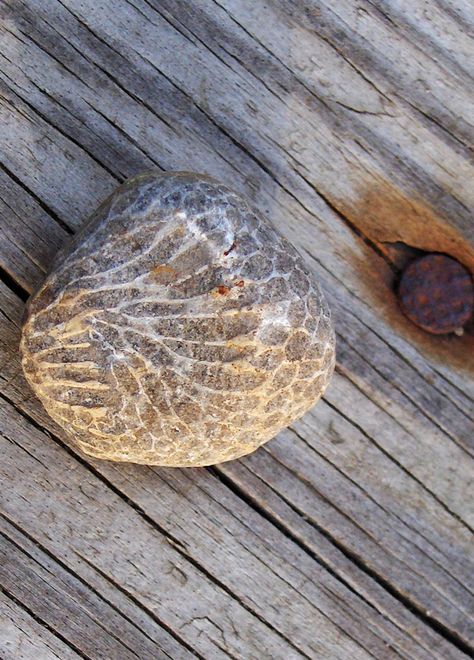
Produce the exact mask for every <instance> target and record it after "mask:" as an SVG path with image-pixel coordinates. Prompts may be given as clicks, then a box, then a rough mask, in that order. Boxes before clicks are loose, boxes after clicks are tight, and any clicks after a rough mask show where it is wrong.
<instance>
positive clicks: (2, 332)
mask: <svg viewBox="0 0 474 660" xmlns="http://www.w3.org/2000/svg"><path fill="white" fill-rule="evenodd" d="M0 8H1V10H0V12H1V15H2V20H1V28H0V29H1V36H2V39H1V43H0V61H1V66H0V112H1V123H0V131H1V138H0V139H1V141H2V150H1V158H0V160H1V169H0V205H1V207H0V211H1V212H0V234H1V243H0V274H1V276H2V280H3V282H0V363H1V364H2V369H1V375H0V396H1V397H2V399H1V403H0V418H1V422H0V429H1V434H2V443H3V447H4V449H3V455H4V461H3V464H2V468H1V473H2V483H3V488H2V509H3V512H4V514H5V516H6V517H5V518H4V519H3V520H4V522H3V523H2V537H1V538H2V545H1V551H2V553H3V554H2V557H3V558H4V561H3V564H2V566H3V567H4V570H3V572H2V578H1V579H2V586H3V588H4V589H5V593H4V596H5V601H4V603H3V604H2V607H4V608H5V609H4V611H5V612H6V613H7V614H5V615H4V616H5V617H6V620H7V621H8V626H7V631H8V632H7V634H5V635H4V636H3V637H4V640H5V641H2V644H3V646H2V654H3V655H5V656H6V657H17V656H15V655H14V654H15V653H16V652H17V651H16V649H17V648H21V649H22V652H23V655H24V657H26V658H30V657H36V656H39V657H45V658H46V657H78V656H79V657H87V658H98V657H104V658H105V657H110V653H115V656H114V657H120V658H122V657H123V658H128V657H140V658H148V657H172V658H182V657H183V658H185V657H190V656H193V655H197V656H198V657H206V658H207V657H212V658H214V657H235V658H252V657H255V658H262V657H268V658H279V657H281V658H293V657H295V658H296V657H310V658H313V657H314V658H344V659H345V658H366V657H377V658H383V659H385V658H388V657H405V658H410V659H411V658H433V657H435V658H443V659H444V658H457V657H466V656H467V655H469V653H472V647H473V645H474V621H473V613H474V595H473V594H474V582H473V575H474V572H473V564H474V562H473V553H472V547H473V537H472V530H473V526H474V508H473V504H472V503H473V501H474V497H473V495H474V493H473V491H472V489H473V484H474V479H473V476H474V471H473V454H474V444H473V443H474V415H473V404H472V401H473V398H474V379H473V378H472V375H473V372H474V363H473V359H472V356H473V354H474V352H473V343H474V342H473V336H472V334H469V332H466V333H465V335H464V336H463V337H444V338H443V337H430V336H429V335H426V334H425V333H423V331H421V330H419V329H417V328H416V327H415V326H413V325H411V324H410V322H409V321H408V320H406V319H405V318H404V317H403V316H402V315H401V313H400V311H399V308H398V305H397V302H396V298H395V295H394V286H395V284H396V281H397V278H398V274H399V270H400V267H402V266H403V265H404V263H406V261H407V260H408V259H409V258H410V257H411V256H412V255H414V254H418V253H419V251H420V250H428V251H441V252H445V253H448V254H450V255H452V256H454V257H456V258H458V259H460V260H461V261H462V262H463V263H465V265H467V266H468V267H471V269H473V270H474V243H473V241H472V236H473V228H472V227H473V225H472V207H473V199H472V195H473V189H472V185H470V184H471V180H472V176H473V167H472V135H473V130H472V117H473V116H474V113H473V105H474V104H473V94H472V89H473V86H472V77H473V71H472V64H471V61H472V56H473V52H472V51H473V50H474V48H473V43H474V42H473V40H472V39H471V38H470V35H471V33H472V29H473V25H474V16H473V14H472V10H471V7H470V4H469V3H463V2H460V3H456V7H454V5H452V3H448V2H444V0H436V2H433V3H430V4H429V6H428V5H427V3H425V2H423V1H422V0H416V2H414V3H411V2H410V3H408V2H405V1H404V0H360V2H358V3H353V2H351V1H350V0H337V2H325V1H323V0H318V1H311V0H298V1H297V2H287V1H286V0H275V1H274V2H272V3H262V2H254V3H246V2H241V1H240V0H218V1H217V2H215V1H214V0H200V2H198V3H186V2H181V0H160V2H157V1H155V0H148V1H145V0H129V1H127V0H118V1H117V2H115V3H114V8H113V10H112V9H111V7H110V5H108V4H107V3H94V2H92V1H91V0H84V1H83V2H81V3H74V2H70V1H69V0H62V2H59V1H58V0H45V1H44V2H42V3H40V4H38V3H34V2H30V1H25V2H24V1H22V0H8V1H2V2H0ZM152 168H158V169H163V170H171V169H180V170H182V169H189V170H196V171H201V172H206V173H208V174H211V175H213V176H216V177H218V178H220V179H222V180H224V181H225V182H226V183H229V184H230V185H232V186H233V187H234V188H236V189H237V190H238V191H239V192H241V193H242V194H244V195H246V196H247V197H250V198H251V199H252V201H253V203H254V204H255V205H256V206H257V207H258V208H259V210H260V211H262V212H263V213H265V214H266V215H267V216H268V217H269V218H270V219H271V221H272V222H273V223H274V224H275V225H276V226H277V227H278V228H279V229H280V231H281V232H282V233H283V234H284V235H285V236H286V237H288V238H289V239H290V240H291V241H292V242H293V243H294V244H295V245H296V246H297V247H298V249H299V250H300V252H301V253H302V255H303V256H304V258H305V260H306V262H307V264H308V266H309V267H310V268H311V269H312V270H313V271H314V273H315V275H316V276H317V278H318V279H319V280H320V281H321V282H322V284H323V286H324V288H325V291H326V292H327V296H328V299H329V300H330V302H331V306H332V308H333V312H334V318H335V323H336V327H337V330H338V365H337V371H336V374H335V377H334V379H333V382H332V384H331V386H330V388H329V390H328V392H327V394H326V396H325V397H324V401H322V402H321V403H320V404H319V405H318V406H316V407H315V408H314V409H313V410H312V411H311V412H310V413H309V414H308V415H306V416H305V417H304V418H303V419H302V420H300V421H299V422H297V423H296V424H295V425H293V427H292V428H291V429H289V430H287V431H284V432H283V433H282V434H280V436H279V437H278V438H277V439H276V440H274V441H272V442H271V443H270V444H269V445H268V446H267V447H266V448H265V449H262V450H260V451H258V452H257V453H255V454H253V455H251V456H249V457H247V458H245V459H243V460H240V461H236V462H231V463H228V464H225V465H222V466H219V467H216V468H211V469H209V470H201V469H199V470H192V471H170V470H158V469H149V468H143V467H138V466H122V465H113V464H109V463H105V462H100V461H93V460H91V459H88V458H86V457H84V456H83V455H80V454H79V453H78V452H77V450H75V449H74V448H73V447H71V446H69V444H68V442H67V440H66V438H65V437H63V435H62V434H61V432H60V431H59V429H58V428H57V427H55V426H54V424H53V422H52V421H51V420H50V419H49V418H48V417H47V416H46V414H45V413H44V411H43V410H42V408H41V406H40V404H39V403H38V402H37V401H36V400H35V399H34V397H33V395H32V393H31V392H30V391H29V389H28V388H27V386H26V383H25V381H24V379H23V376H22V374H21V368H20V364H19V361H18V354H17V346H18V340H19V332H20V331H19V328H20V326H21V317H22V314H23V311H22V310H23V304H24V301H25V300H26V298H27V296H28V295H29V293H31V291H32V290H34V288H35V287H36V286H37V285H38V284H39V283H40V281H41V279H42V277H43V275H44V273H45V272H46V271H47V269H48V266H49V263H50V262H51V259H52V257H53V255H54V254H55V253H56V251H57V249H58V248H59V246H60V245H62V244H63V243H64V242H65V241H66V240H68V237H69V236H70V235H71V234H72V233H74V232H75V231H76V230H77V229H78V228H79V227H80V226H81V224H82V223H83V222H84V221H85V220H86V219H87V216H88V215H89V214H90V212H91V211H92V210H93V209H94V208H95V207H96V206H97V205H98V203H99V202H100V201H101V200H102V199H103V198H104V197H105V196H106V195H108V194H109V193H110V192H111V191H112V190H113V189H114V187H115V186H116V185H117V184H118V183H119V182H120V181H122V180H123V179H124V178H125V177H127V176H130V175H132V174H135V173H137V172H138V171H140V170H143V169H152ZM8 654H10V656H9V655H8ZM41 654H43V655H41ZM68 654H69V655H68ZM107 654H108V655H107Z"/></svg>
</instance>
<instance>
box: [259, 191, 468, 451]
mask: <svg viewBox="0 0 474 660" xmlns="http://www.w3.org/2000/svg"><path fill="white" fill-rule="evenodd" d="M261 196H262V197H264V196H265V190H264V189H263V190H262V195H261ZM285 201H286V200H285ZM268 204H269V206H273V207H274V206H275V200H274V199H273V198H272V197H270V199H269V200H268ZM265 206H266V204H265V205H264V207H265ZM287 208H288V211H287V213H291V214H296V215H297V216H301V209H295V210H293V208H292V207H291V206H290V205H289V207H287ZM295 212H296V213H295ZM273 215H274V218H275V219H277V220H278V209H275V210H274V211H273ZM333 215H334V214H332V215H330V217H331V220H333V221H334V224H336V230H337V231H335V232H334V235H333V237H331V238H333V241H334V244H335V246H336V245H338V249H341V239H342V238H346V239H347V237H344V236H341V233H340V229H338V228H337V223H338V222H340V221H339V220H337V219H336V220H334V217H333ZM285 220H286V218H285V216H284V215H283V217H282V218H281V220H280V222H281V225H282V226H283V227H284V228H285ZM307 221H308V223H309V226H308V237H309V235H310V233H311V234H313V240H312V241H309V242H308V241H306V244H310V245H311V243H312V242H313V243H314V234H315V227H314V217H312V216H311V215H309V217H307ZM286 224H288V223H287V222H286ZM289 229H290V230H291V229H292V228H291V227H287V226H286V230H287V231H288V230H289ZM295 232H296V228H295ZM298 234H299V236H297V241H296V242H297V243H298V242H301V227H300V228H299V232H298ZM305 238H306V236H305ZM327 238H328V237H327V235H324V239H325V240H327ZM321 239H322V240H323V237H321ZM347 243H348V245H347V246H346V249H347V251H350V252H351V253H352V254H355V250H357V249H358V248H359V247H360V246H357V247H356V245H357V242H355V243H354V240H353V239H352V237H349V238H348V239H347ZM318 258H320V255H318ZM362 258H366V259H367V260H368V264H367V265H370V263H371V261H372V260H371V259H370V255H367V251H366V255H365V257H362ZM328 265H330V267H331V270H332V273H334V271H335V263H334V262H333V263H332V264H328ZM319 267H321V266H319ZM348 270H352V273H351V274H350V276H349V272H347V273H346V277H345V279H346V281H347V282H351V283H353V282H354V281H356V280H357V278H358V279H359V280H360V273H358V272H357V270H356V271H355V272H354V268H353V267H352V268H351V267H349V268H348ZM380 270H382V271H383V270H385V272H384V273H382V277H383V278H385V279H386V280H387V279H388V278H389V274H388V273H387V267H386V266H385V269H384V267H383V266H381V265H380V264H378V267H377V269H376V270H373V271H372V275H373V276H376V277H377V279H378V282H379V283H380V275H381V273H380ZM341 274H342V273H341ZM365 275H366V273H364V279H365ZM324 276H325V275H324V274H323V279H324ZM374 279H375V277H374ZM392 279H393V278H392ZM379 283H378V284H376V283H375V281H374V282H370V286H371V287H372V288H373V290H376V287H377V286H378V285H379ZM387 284H389V282H387ZM338 293H340V292H338ZM355 293H357V294H358V297H359V298H362V302H366V301H364V294H365V291H364V290H363V289H359V290H358V291H357V290H356V292H355ZM378 303H380V304H383V305H384V307H385V310H384V312H385V313H386V314H390V316H392V317H393V316H394V315H396V316H397V317H399V316H400V315H399V312H398V310H397V309H396V305H395V304H394V301H393V299H392V296H390V297H389V298H388V300H385V301H384V302H382V300H381V299H377V304H378ZM359 307H362V304H359ZM358 311H359V310H358ZM359 313H360V312H359ZM350 324H351V325H352V324H353V321H352V319H351V320H350ZM370 324H373V319H371V321H370ZM367 325H369V323H368V324H367ZM382 330H383V331H384V332H385V333H386V332H387V330H388V331H389V332H390V328H389V327H387V326H386V325H385V327H383V328H382ZM409 330H410V331H411V332H412V335H413V332H414V331H413V328H409ZM364 332H365V330H364ZM415 332H416V331H415ZM391 334H392V336H394V341H398V343H399V344H401V347H402V351H401V352H403V353H404V352H406V348H407V346H406V343H405V342H403V340H402V341H401V342H400V341H399V338H397V337H396V334H395V333H391ZM418 334H419V333H418ZM469 344H470V338H468V337H467V338H466V341H465V342H464V346H462V345H461V344H459V345H458V349H459V351H458V353H462V352H463V351H465V350H466V348H467V346H469ZM442 347H443V346H442V340H441V348H442ZM410 352H411V355H410V354H409V355H408V356H407V357H410V358H412V359H413V357H414V358H415V359H416V353H415V355H413V349H412V350H411V351H410ZM392 357H393V356H392ZM430 371H431V372H432V373H431V374H430V377H432V378H434V379H435V380H437V381H438V382H439V384H440V385H441V387H442V388H443V390H444V391H446V390H448V391H449V392H450V395H451V396H452V397H455V398H456V399H458V400H459V399H461V403H462V405H463V406H464V407H466V405H468V404H467V402H466V400H465V399H464V400H462V395H460V394H459V392H458V390H457V389H456V388H455V387H453V386H450V384H449V382H448V383H446V382H443V380H445V379H442V377H440V375H439V374H437V373H436V372H435V371H434V370H433V369H431V370H430ZM390 372H394V373H398V370H397V368H396V366H395V365H393V364H390ZM401 373H402V375H403V373H404V372H403V371H402V372H401ZM411 376H412V374H410V377H409V378H408V379H404V385H405V384H406V383H407V382H408V385H410V383H411V382H412V381H413V378H412V377H411ZM450 377H454V378H457V377H458V375H457V374H456V372H453V370H451V373H450ZM414 382H415V383H416V382H417V377H416V376H415V381H414ZM470 382H471V381H470V380H469V379H463V386H464V385H465V386H466V387H469V383H470ZM423 387H424V388H428V389H429V385H426V383H423ZM434 389H435V388H434ZM433 394H434V391H433ZM416 397H417V399H418V402H417V403H423V402H424V401H425V399H428V397H427V396H426V393H425V392H423V393H421V392H420V391H419V389H418V392H417V393H416ZM445 398H446V397H444V396H438V397H437V401H436V405H435V406H433V407H432V410H431V411H429V412H430V413H431V415H432V417H433V416H436V418H439V417H440V416H444V419H445V425H444V428H445V429H446V427H447V426H449V427H452V425H453V424H458V423H461V428H460V429H459V431H458V432H457V433H456V438H457V440H458V441H459V442H461V443H466V442H469V439H470V437H471V436H472V433H469V431H472V426H468V427H467V428H466V426H465V423H464V422H463V417H462V416H459V420H458V416H457V415H455V414H454V415H453V414H452V412H451V411H450V410H449V409H448V410H447V411H446V413H444V407H445V406H446V405H448V408H449V404H447V401H445V400H444V399H445ZM430 402H431V401H430ZM440 403H441V408H440V405H439V404H440Z"/></svg>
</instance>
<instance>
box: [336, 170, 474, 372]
mask: <svg viewBox="0 0 474 660" xmlns="http://www.w3.org/2000/svg"><path fill="white" fill-rule="evenodd" d="M338 208H339V209H340V210H342V212H343V213H344V214H345V215H347V217H348V218H349V219H350V220H351V222H353V223H354V224H355V225H356V226H357V227H358V228H359V229H360V230H361V232H362V233H363V234H364V235H365V236H366V237H368V238H369V239H370V241H372V242H374V243H375V244H376V245H377V247H379V248H380V250H381V253H383V254H384V255H385V256H386V257H387V259H386V260H385V259H383V258H382V257H381V256H379V255H377V254H376V253H375V252H374V251H373V250H371V249H369V248H367V249H365V250H364V254H363V256H362V255H361V253H360V252H358V253H357V252H355V251H351V250H345V249H344V257H345V258H346V259H347V261H348V262H350V263H351V264H352V265H353V266H354V268H355V270H356V272H357V273H358V275H359V286H360V287H361V290H362V292H363V295H364V297H365V299H366V300H367V302H368V303H369V305H371V306H372V307H373V308H375V309H378V310H379V313H380V315H381V317H382V318H383V319H384V321H385V322H386V323H388V324H389V325H390V326H391V327H392V328H393V329H394V331H395V332H396V333H397V334H399V335H400V336H402V337H404V338H405V339H407V340H408V341H409V342H410V343H412V344H413V345H414V346H416V347H417V349H418V350H420V352H421V353H422V354H424V355H425V356H426V358H427V359H428V360H430V361H433V362H435V363H436V362H437V363H438V364H445V365H449V366H451V367H452V368H454V369H458V370H462V371H464V372H467V373H469V374H471V373H474V360H472V357H471V356H472V355H474V323H473V322H472V320H471V321H470V322H469V323H467V325H466V326H465V328H464V330H465V332H464V334H463V336H456V335H454V334H450V335H444V336H443V335H430V334H428V333H427V332H425V331H424V330H422V329H421V328H418V327H417V326H416V325H414V324H413V323H412V321H410V320H409V319H408V318H406V317H405V315H404V314H403V312H402V310H401V307H400V304H399V301H398V299H397V289H398V284H399V279H400V268H402V267H404V266H406V264H407V263H409V262H410V261H412V260H413V259H414V258H415V257H416V256H419V255H420V254H423V253H424V252H425V251H426V252H442V253H444V254H448V255H450V256H453V257H455V258H456V259H458V260H459V261H460V262H461V263H463V264H464V265H465V266H466V267H467V268H468V269H469V270H470V272H471V274H472V273H473V272H474V248H473V246H472V245H469V243H468V242H467V241H466V240H465V239H464V238H463V237H462V236H461V235H460V234H459V233H458V232H456V231H455V229H453V227H451V226H449V225H448V224H447V223H446V224H444V222H443V218H442V217H441V216H440V215H439V214H437V213H436V212H435V211H434V209H432V208H430V206H429V205H427V204H425V203H424V202H421V201H420V200H416V199H412V198H409V197H407V196H405V195H403V193H402V192H401V191H400V190H398V189H396V188H395V187H393V186H391V185H390V184H388V183H386V184H384V185H376V186H373V187H369V186H367V187H366V188H364V190H363V192H362V193H361V196H360V198H359V200H358V201H357V200H356V201H355V202H354V203H352V204H350V205H349V203H348V202H347V201H346V202H345V203H344V204H342V203H339V204H338ZM390 244H392V245H390ZM395 245H397V247H394V246H395ZM400 246H401V248H400Z"/></svg>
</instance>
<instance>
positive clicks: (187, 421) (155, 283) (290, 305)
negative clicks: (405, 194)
mask: <svg viewBox="0 0 474 660" xmlns="http://www.w3.org/2000/svg"><path fill="white" fill-rule="evenodd" d="M334 345H335V342H334V332H333V329H332V326H331V321H330V314H329V310H328V307H327V305H326V303H325V301H324V298H323V296H322V294H321V291H320V290H319V288H318V286H317V285H316V283H315V282H314V281H313V280H312V279H311V276H310V275H309V274H308V271H307V270H306V268H305V266H304V264H303V262H302V260H301V258H300V256H299V255H298V253H297V252H296V250H295V249H294V248H293V247H292V246H291V245H290V244H289V243H288V242H287V241H286V240H285V239H284V238H282V237H281V236H280V235H279V234H278V233H277V232H276V231H275V229H274V228H273V227H272V226H271V225H269V224H268V223H267V222H266V221H265V220H263V219H262V218H261V217H260V216H259V215H258V214H257V213H256V212H255V211H254V210H253V209H252V208H251V207H250V206H249V205H248V203H247V202H245V201H244V200H243V199H242V198H241V197H239V196H238V195H237V194H235V193H234V192H233V191H232V190H230V189H229V188H228V187H226V186H224V185H222V184H220V183H218V182H217V181H215V180H213V179H210V178H208V177H206V176H203V175H196V174H190V173H172V174H159V173H158V174H157V173H145V174H142V175H139V176H136V177H134V178H132V179H130V180H128V181H127V182H126V183H125V184H124V185H122V186H121V187H120V188H118V190H117V191H116V192H115V193H114V194H113V195H112V196H111V197H110V198H109V199H108V200H106V202H104V204H103V205H102V206H101V207H100V208H99V209H98V210H97V211H96V213H95V214H94V215H93V216H92V218H91V219H90V221H89V222H88V223H87V224H86V226H85V227H84V228H83V229H82V230H81V232H79V234H78V235H77V236H76V237H75V239H74V240H73V242H72V245H69V246H68V247H67V248H66V249H65V250H63V251H62V252H60V253H59V255H58V257H57V258H56V260H55V263H54V264H53V267H52V270H51V273H50V274H49V276H48V277H47V279H46V280H45V282H44V284H43V285H42V287H41V288H40V289H39V291H38V292H37V293H36V294H35V295H34V296H33V297H32V298H31V299H30V302H29V304H28V310H27V317H26V321H25V324H24V328H23V336H22V343H21V351H22V358H23V368H24V371H25V374H26V377H27V379H28V381H29V383H30V384H31V386H32V388H33V390H34V391H35V393H36V394H37V396H38V397H39V398H40V399H41V401H42V403H43V405H44V406H45V408H46V410H47V411H48V413H49V414H50V415H51V417H53V419H54V420H55V421H56V422H57V423H59V424H60V425H61V426H62V427H63V428H64V429H65V430H66V431H67V432H68V433H69V435H70V436H72V438H73V439H74V440H75V441H76V442H77V443H78V445H79V446H80V447H81V449H82V450H83V451H85V452H86V453H88V454H91V455H93V456H97V457H100V458H105V459H110V460H116V461H133V462H136V463H148V464H155V465H169V466H198V465H209V464H213V463H219V462H222V461H227V460H230V459H234V458H238V457H239V456H243V455H245V454H247V453H249V452H251V451H253V450H254V449H256V448H257V447H258V446H259V445H261V444H263V443H264V442H266V441H267V440H269V439H270V438H272V437H273V436H275V435H276V434H277V433H278V431H279V430H280V429H281V428H283V427H285V426H287V425H288V424H289V423H290V422H292V421H293V420H294V419H295V418H297V417H299V416H301V415H302V414H303V413H304V412H305V411H306V410H308V409H309V408H310V407H311V406H312V405H313V404H314V403H315V402H316V401H317V400H318V399H319V397H320V396H321V394H322V393H323V392H324V390H325V388H326V386H327V384H328V380H329V378H330V376H331V373H332V371H333V368H334V358H335V352H334Z"/></svg>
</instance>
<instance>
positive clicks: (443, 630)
mask: <svg viewBox="0 0 474 660" xmlns="http://www.w3.org/2000/svg"><path fill="white" fill-rule="evenodd" d="M291 431H292V432H293V433H294V434H295V435H297V436H298V437H299V438H300V439H301V440H303V442H305V443H306V440H305V438H303V436H301V435H300V434H299V433H298V432H297V431H295V429H294V428H292V429H291ZM237 488H239V487H238V486H237ZM278 494H279V496H280V497H282V498H283V499H284V500H285V502H286V504H287V505H288V506H289V507H290V508H291V509H293V511H295V513H297V514H298V515H300V516H304V515H305V514H304V513H303V512H301V511H300V510H299V509H298V508H297V507H295V505H294V504H293V503H292V502H291V501H290V500H287V499H286V498H284V496H283V495H282V494H281V493H278ZM245 496H247V494H246V493H244V494H243V497H245ZM256 505H257V506H258V503H256ZM305 518H306V519H307V517H305ZM307 521H308V523H309V524H310V525H311V526H314V528H315V529H316V530H317V531H319V532H320V533H321V534H322V535H323V536H325V537H326V538H327V539H328V540H329V541H330V542H331V543H332V544H333V545H334V546H335V547H336V548H337V549H338V550H340V552H341V553H342V554H343V555H345V556H346V557H347V558H348V559H349V560H350V561H352V562H353V563H354V564H355V565H356V566H357V568H359V569H360V570H362V571H363V572H364V573H366V574H367V575H368V576H369V577H371V578H372V579H373V580H375V582H377V583H378V584H379V585H380V586H381V587H383V588H384V589H385V590H386V591H387V592H388V593H389V594H390V595H391V596H393V597H394V598H396V599H397V600H398V601H399V602H400V603H401V604H402V605H404V606H405V607H406V608H407V609H408V610H409V611H410V612H411V613H412V614H414V615H415V616H416V617H417V618H418V619H420V621H423V623H425V624H426V625H428V626H429V627H430V628H431V629H432V630H433V631H434V632H437V633H438V634H439V635H441V636H442V637H444V638H445V639H446V640H447V641H448V642H450V643H451V644H453V645H454V646H456V648H458V649H459V650H460V651H462V652H463V653H465V654H466V655H468V656H469V655H470V654H471V653H473V654H474V647H471V646H470V645H469V644H468V643H467V642H466V641H465V640H464V639H463V638H462V637H461V636H460V635H458V633H457V632H456V631H452V630H450V629H449V628H448V627H447V626H446V625H444V624H443V623H442V622H441V621H438V620H437V619H435V618H434V617H432V616H430V615H428V614H427V613H426V612H425V611H424V610H423V609H422V608H420V607H419V606H418V605H417V604H416V603H413V602H412V601H411V600H410V599H409V598H408V597H407V596H406V595H405V594H403V593H401V592H400V591H399V590H397V589H396V587H394V586H392V584H391V583H390V582H389V581H388V580H386V579H385V578H384V577H383V576H382V575H380V574H379V573H377V572H375V571H374V570H373V569H371V568H369V567H368V566H367V565H366V564H364V562H363V560H362V559H361V558H360V557H359V556H358V555H357V554H355V553H354V552H353V551H352V550H350V549H349V548H347V547H346V546H344V545H343V544H341V543H340V542H339V541H338V540H337V539H336V538H334V537H333V536H332V535H331V534H330V533H329V532H328V531H327V530H325V529H324V528H322V527H320V526H319V525H317V523H315V522H314V521H313V520H312V519H311V520H310V519H307Z"/></svg>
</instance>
